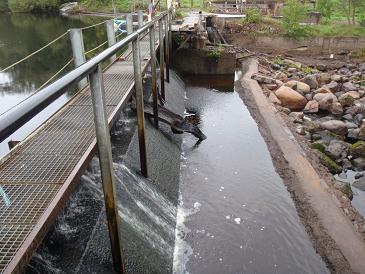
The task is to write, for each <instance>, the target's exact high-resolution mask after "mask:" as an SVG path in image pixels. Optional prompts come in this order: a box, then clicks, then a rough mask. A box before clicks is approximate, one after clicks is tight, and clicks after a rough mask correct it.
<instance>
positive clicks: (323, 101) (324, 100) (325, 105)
mask: <svg viewBox="0 0 365 274" xmlns="http://www.w3.org/2000/svg"><path fill="white" fill-rule="evenodd" d="M313 100H315V101H317V102H318V104H319V109H321V110H330V108H331V106H332V104H333V103H337V102H338V100H337V97H336V96H335V95H334V94H332V93H318V94H316V95H314V96H313Z"/></svg>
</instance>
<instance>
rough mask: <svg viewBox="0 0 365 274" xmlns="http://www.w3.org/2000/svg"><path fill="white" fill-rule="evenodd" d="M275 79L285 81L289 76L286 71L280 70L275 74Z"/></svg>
mask: <svg viewBox="0 0 365 274" xmlns="http://www.w3.org/2000/svg"><path fill="white" fill-rule="evenodd" d="M275 79H277V80H280V81H283V82H285V81H286V80H288V76H287V75H286V74H285V73H284V72H282V71H278V72H277V73H276V74H275Z"/></svg>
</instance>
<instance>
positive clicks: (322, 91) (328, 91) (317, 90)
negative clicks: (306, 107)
mask: <svg viewBox="0 0 365 274" xmlns="http://www.w3.org/2000/svg"><path fill="white" fill-rule="evenodd" d="M313 93H314V94H318V93H332V92H331V90H330V89H329V88H327V87H326V86H323V87H320V88H318V89H316V90H315V91H313Z"/></svg>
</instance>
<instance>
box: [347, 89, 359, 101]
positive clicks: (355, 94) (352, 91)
mask: <svg viewBox="0 0 365 274" xmlns="http://www.w3.org/2000/svg"><path fill="white" fill-rule="evenodd" d="M345 94H348V95H350V96H351V97H352V98H354V99H355V100H357V99H360V94H359V93H358V92H357V91H355V90H350V91H348V92H346V93H345Z"/></svg>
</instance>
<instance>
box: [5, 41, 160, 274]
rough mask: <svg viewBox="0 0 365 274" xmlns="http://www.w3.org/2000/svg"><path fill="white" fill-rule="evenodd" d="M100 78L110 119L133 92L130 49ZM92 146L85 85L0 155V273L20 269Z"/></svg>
mask: <svg viewBox="0 0 365 274" xmlns="http://www.w3.org/2000/svg"><path fill="white" fill-rule="evenodd" d="M157 36H158V35H157ZM156 43H157V41H156ZM140 49H141V60H142V65H141V66H142V69H143V70H144V69H145V68H146V67H147V65H148V62H149V36H148V35H146V36H144V37H143V38H142V39H141V43H140ZM121 60H123V61H121ZM103 79H104V87H105V97H106V108H107V109H106V110H107V114H108V121H109V124H110V125H111V124H112V123H113V121H115V119H117V118H118V114H119V112H120V111H121V108H122V106H123V105H124V103H125V102H126V101H127V100H128V98H129V97H130V95H131V94H132V90H133V86H134V73H133V58H132V53H131V51H128V50H127V51H126V53H125V54H124V55H123V56H122V58H121V59H119V60H118V61H117V62H115V63H114V64H113V65H112V66H111V67H109V68H108V69H107V70H106V71H105V72H104V74H103ZM95 148H96V138H95V126H94V117H93V108H92V101H91V93H90V90H89V89H88V88H87V89H84V90H83V91H81V92H79V93H78V94H77V95H76V96H74V97H73V98H72V100H71V101H70V102H69V103H67V105H65V106H64V107H63V108H62V109H61V110H59V111H58V112H57V113H56V114H55V115H54V116H53V117H51V118H50V119H49V120H48V121H47V122H46V123H45V124H44V125H42V126H41V127H40V128H39V129H37V130H36V131H35V132H34V133H33V134H32V135H31V136H29V137H28V138H27V139H26V140H25V141H24V142H23V144H21V145H19V146H18V147H17V148H16V149H15V150H14V152H12V153H11V154H9V155H8V156H6V157H5V159H3V160H2V161H0V186H1V187H2V188H3V189H4V191H5V192H6V193H7V195H8V196H9V199H10V204H9V205H5V203H4V201H2V200H1V199H0V273H14V272H15V273H17V272H21V271H22V270H23V269H24V267H25V266H26V265H27V263H28V262H29V260H30V259H31V258H32V255H33V252H34V251H35V250H36V249H37V247H38V246H39V244H40V243H41V241H42V240H43V238H44V236H45V235H46V233H47V231H48V229H49V227H50V226H51V225H52V223H53V222H54V220H55V218H56V216H57V214H58V213H59V211H60V210H61V209H62V206H63V204H64V202H65V201H66V200H67V198H68V195H69V194H70V193H71V191H72V190H73V187H74V184H75V182H77V180H78V178H79V177H80V176H81V174H82V173H83V171H84V169H85V167H86V165H87V164H88V161H89V160H90V159H91V157H92V156H93V155H94V152H95Z"/></svg>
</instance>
